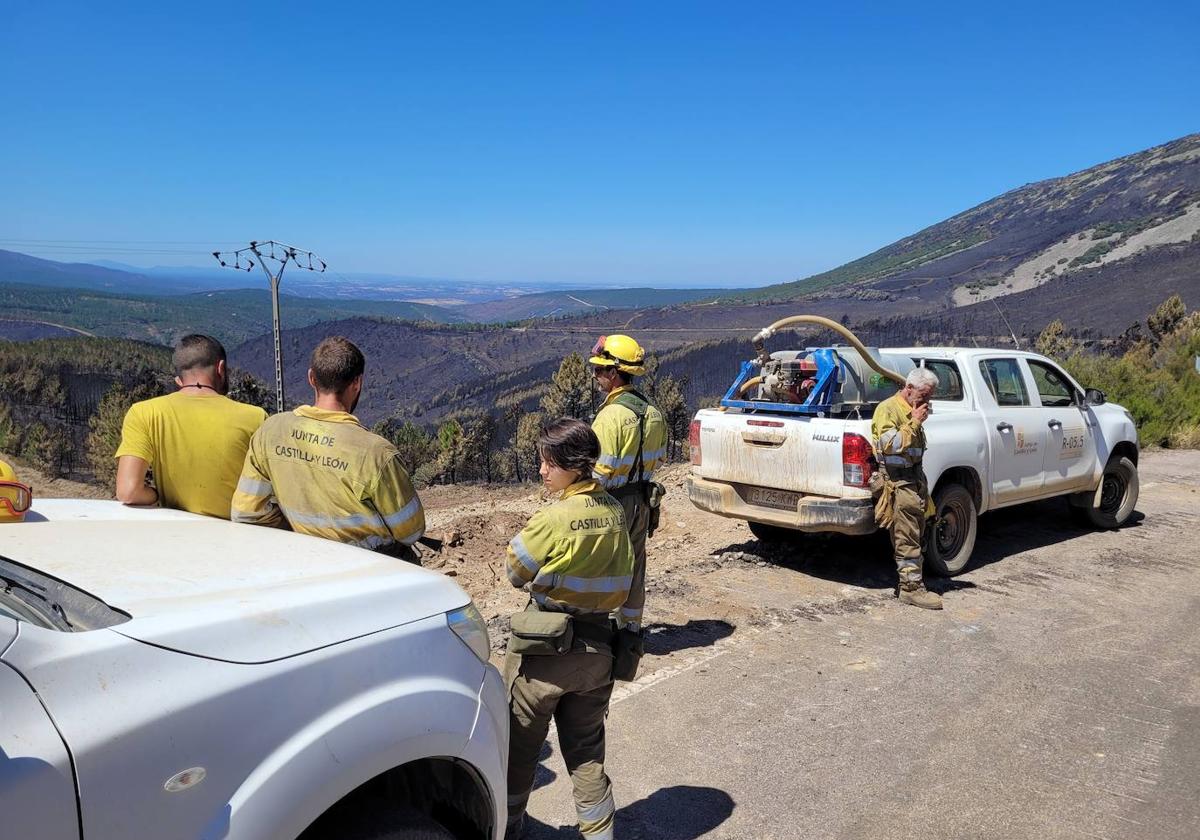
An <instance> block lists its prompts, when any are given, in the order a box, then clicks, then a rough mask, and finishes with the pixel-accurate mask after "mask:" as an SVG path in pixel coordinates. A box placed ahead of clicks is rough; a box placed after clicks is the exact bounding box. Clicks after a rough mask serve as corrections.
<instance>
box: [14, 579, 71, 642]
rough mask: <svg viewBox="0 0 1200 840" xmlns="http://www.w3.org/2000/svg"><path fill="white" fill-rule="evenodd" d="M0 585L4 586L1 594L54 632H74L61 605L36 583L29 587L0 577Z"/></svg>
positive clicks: (20, 581) (15, 580) (26, 584)
mask: <svg viewBox="0 0 1200 840" xmlns="http://www.w3.org/2000/svg"><path fill="white" fill-rule="evenodd" d="M0 583H3V584H4V592H3V594H4V595H5V596H6V597H8V598H11V599H12V600H14V601H16V602H17V603H19V604H21V605H22V606H24V607H25V608H26V609H27V610H31V611H32V612H34V613H35V614H36V615H38V616H40V617H41V618H43V619H44V620H45V621H47V622H48V623H49V624H50V626H51V627H53V628H54V629H56V630H68V631H70V630H74V629H75V625H73V624H72V623H71V620H70V619H69V618H67V613H66V611H65V610H64V609H63V608H62V605H61V604H59V603H58V602H57V601H55V600H53V599H52V598H50V597H49V595H48V594H47V591H46V589H45V588H44V587H41V586H38V585H37V584H36V583H34V584H32V585H30V583H27V582H25V581H23V580H18V579H16V578H11V577H7V576H5V575H0Z"/></svg>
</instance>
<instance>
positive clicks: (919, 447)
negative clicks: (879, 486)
mask: <svg viewBox="0 0 1200 840" xmlns="http://www.w3.org/2000/svg"><path fill="white" fill-rule="evenodd" d="M871 437H872V439H873V440H872V442H873V443H874V445H875V457H876V458H878V459H879V463H881V464H883V465H884V466H888V467H900V468H902V469H903V468H905V467H908V468H912V467H919V466H920V465H921V459H922V458H924V457H925V428H924V427H923V426H922V425H921V424H919V423H917V422H916V421H914V420H913V412H912V406H910V405H909V404H908V403H907V402H905V400H904V398H903V397H902V396H900V395H899V394H895V395H894V396H891V397H888V398H887V399H886V400H884V401H883V402H881V403H880V404H879V405H878V406H877V407H876V408H875V414H874V415H873V416H872V417H871Z"/></svg>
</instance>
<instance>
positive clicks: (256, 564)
mask: <svg viewBox="0 0 1200 840" xmlns="http://www.w3.org/2000/svg"><path fill="white" fill-rule="evenodd" d="M0 556H2V557H5V558H7V559H9V560H11V561H13V562H16V563H20V564H22V565H25V566H28V567H30V568H33V569H36V570H38V571H40V572H42V573H44V574H47V575H50V576H52V577H55V578H58V579H59V580H62V581H64V582H66V583H69V584H71V585H72V586H74V587H77V588H78V589H82V590H84V591H86V592H88V593H90V594H91V595H94V596H96V597H97V598H100V599H101V600H103V601H104V602H105V603H107V604H108V605H109V606H111V607H113V608H114V609H117V610H120V611H122V612H125V613H128V614H129V615H130V616H131V617H132V618H131V620H130V621H127V622H125V623H122V624H117V625H115V626H113V627H112V628H111V630H112V631H114V632H117V633H121V634H123V635H125V636H128V637H130V638H132V639H137V640H140V641H143V642H149V643H151V644H155V645H159V646H161V647H165V648H170V649H172V650H177V651H180V652H183V653H188V654H193V655H196V656H204V657H208V658H212V659H220V660H225V661H230V662H247V663H250V662H266V661H270V660H274V659H282V658H284V657H287V656H294V655H296V654H300V653H304V652H306V651H310V650H315V649H317V648H321V647H325V646H327V645H332V644H336V643H338V642H342V641H346V640H348V639H353V638H357V637H359V636H364V635H367V634H369V633H375V632H378V631H380V630H385V629H388V628H390V627H396V626H399V625H401V624H406V623H408V622H410V621H415V620H418V619H421V618H426V617H428V616H431V615H436V614H438V613H444V612H447V611H449V610H453V609H457V608H458V607H461V606H464V605H465V604H467V603H468V602H469V601H470V598H469V597H468V596H467V594H466V593H465V592H464V591H463V590H462V589H461V588H460V587H459V586H458V585H457V584H456V583H454V582H453V581H452V580H450V579H448V578H446V577H444V576H442V575H440V574H437V573H435V572H430V571H428V570H425V569H421V568H419V567H417V566H414V565H411V564H409V563H405V562H403V561H401V560H396V559H394V558H391V557H387V556H385V555H382V554H376V553H374V552H370V551H366V550H364V549H359V548H354V547H352V546H347V545H342V544H340V543H334V542H330V541H329V540H323V539H319V538H317V537H307V536H302V535H300V534H294V533H291V532H290V531H280V530H277V529H274V528H262V527H257V526H254V525H238V524H234V523H232V522H226V521H224V520H220V519H212V518H210V517H205V516H196V515H194V514H189V513H183V512H180V511H170V510H157V509H131V508H127V507H125V506H123V505H121V504H119V503H117V502H102V501H87V500H75V499H70V500H66V499H64V500H53V499H52V500H35V503H34V508H33V510H32V511H30V513H29V515H28V516H27V517H26V521H25V522H23V523H19V524H11V525H6V526H2V527H0Z"/></svg>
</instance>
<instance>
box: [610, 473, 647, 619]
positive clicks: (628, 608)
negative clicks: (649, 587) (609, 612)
mask: <svg viewBox="0 0 1200 840" xmlns="http://www.w3.org/2000/svg"><path fill="white" fill-rule="evenodd" d="M612 495H613V497H614V498H616V500H617V501H618V502H620V503H621V507H622V508H623V509H624V510H625V526H626V527H627V528H628V529H629V542H630V543H632V545H633V583H632V584H631V585H630V587H629V597H628V598H627V599H626V600H625V606H623V607H622V608H621V609H620V610H618V611H617V613H615V614H614V615H613V618H615V619H616V620H617V625H618V626H620V627H629V628H630V629H631V630H640V629H641V626H642V615H643V613H644V611H645V609H646V536H647V533H648V532H649V530H650V503H649V502H647V501H646V496H645V493H644V492H643V490H642V489H641V488H640V487H639V488H637V489H632V490H628V491H625V492H622V491H621V488H618V489H617V491H616V492H615V493H613V494H612Z"/></svg>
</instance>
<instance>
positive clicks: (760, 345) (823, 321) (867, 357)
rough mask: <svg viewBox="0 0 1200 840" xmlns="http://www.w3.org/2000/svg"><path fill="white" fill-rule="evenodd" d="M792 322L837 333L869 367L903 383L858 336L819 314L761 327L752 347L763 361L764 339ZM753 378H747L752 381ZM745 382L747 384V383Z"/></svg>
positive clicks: (764, 352) (785, 319)
mask: <svg viewBox="0 0 1200 840" xmlns="http://www.w3.org/2000/svg"><path fill="white" fill-rule="evenodd" d="M792 324H816V325H817V326H821V327H825V328H826V329H830V330H833V331H834V332H836V333H838V334H839V335H840V336H842V338H844V339H846V341H848V342H850V346H851V347H853V348H854V349H855V350H857V351H858V352H859V353H861V354H862V357H863V361H865V362H866V363H867V364H868V365H870V366H871V369H872V370H874V371H875V372H876V373H878V374H881V375H882V376H886V377H887V378H888V379H890V380H892V381H893V382H896V383H898V384H900V385H904V377H903V376H901V375H900V374H898V373H896V371H894V370H888V369H887V368H885V367H883V366H882V365H880V364H879V362H877V361H875V359H874V357H873V356H872V355H871V354H870V353H868V352H867V348H866V347H864V346H863V343H862V342H861V341H859V340H858V336H856V335H855V334H854V333H852V332H850V330H848V329H846V328H845V327H843V326H842V325H841V324H839V323H838V322H837V321H831V320H830V319H829V318H823V317H821V316H820V315H791V316H789V317H787V318H781V319H779V320H778V321H776V322H775V323H774V324H772V325H771V326H769V327H767V328H765V329H763V330H762V331H761V332H759V334H758V335H756V336H754V349H755V350H757V351H758V353H759V356H760V357H762V358H763V360H764V361H765V360H766V359H767V351H766V347H765V346H764V345H765V343H766V340H767V339H768V338H770V337H771V336H773V335H774V334H775V333H777V332H779V331H780V330H781V329H783V328H784V327H787V326H791V325H792ZM753 381H754V380H752V379H751V380H749V382H753ZM749 382H747V384H749Z"/></svg>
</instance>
